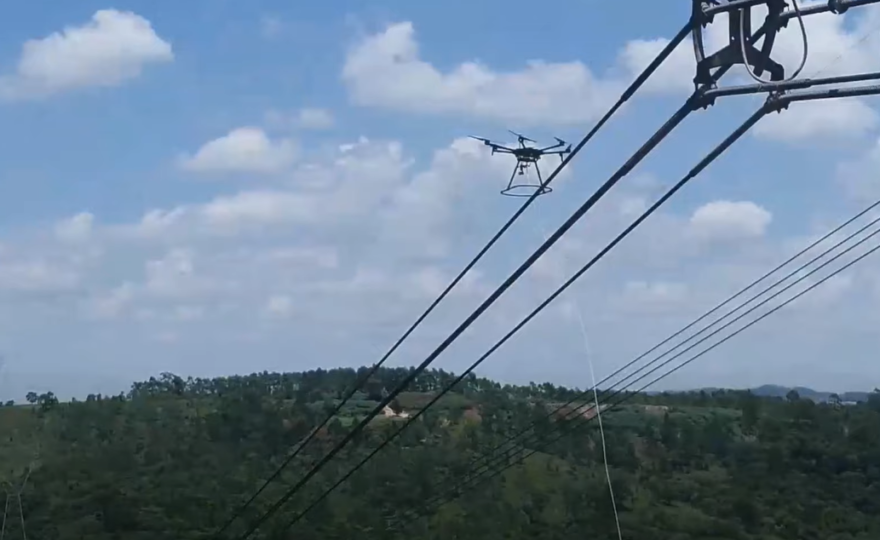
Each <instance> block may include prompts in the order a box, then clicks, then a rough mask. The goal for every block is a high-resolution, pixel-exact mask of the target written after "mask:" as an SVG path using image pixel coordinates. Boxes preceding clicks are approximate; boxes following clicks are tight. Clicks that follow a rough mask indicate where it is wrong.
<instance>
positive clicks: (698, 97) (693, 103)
mask: <svg viewBox="0 0 880 540" xmlns="http://www.w3.org/2000/svg"><path fill="white" fill-rule="evenodd" d="M704 103H705V101H704V100H703V92H702V91H697V92H695V93H694V95H692V96H691V98H689V99H688V100H687V101H686V102H685V104H684V105H682V106H681V107H680V108H679V110H678V111H676V112H675V114H674V115H673V116H672V117H670V118H669V120H667V121H666V123H665V124H663V126H661V128H660V129H659V130H658V131H657V132H656V133H655V134H654V135H653V136H652V137H651V138H650V139H649V140H648V141H647V142H646V143H645V144H643V145H642V147H641V148H639V150H637V151H636V153H635V154H633V155H632V156H631V157H630V159H629V160H628V161H627V162H626V163H625V164H624V165H623V166H622V167H621V168H620V169H619V170H618V171H617V172H616V173H615V174H614V175H612V176H611V178H609V179H608V180H607V181H606V182H605V184H603V185H602V186H601V187H600V188H599V189H598V190H597V191H596V192H595V193H594V194H593V195H592V196H591V197H590V198H589V199H588V200H587V201H586V202H585V203H584V204H583V205H582V206H581V207H580V208H579V209H578V210H576V211H575V213H574V214H572V216H571V217H569V219H568V220H567V221H566V222H565V223H563V225H562V226H560V227H559V228H558V229H557V230H556V232H554V233H553V234H552V235H551V236H550V238H548V239H547V240H546V241H545V242H544V244H542V245H541V246H540V247H539V248H538V249H537V250H536V251H535V252H534V253H532V255H530V256H529V258H528V259H527V260H526V262H525V263H523V264H522V265H521V266H520V267H519V268H518V269H517V270H516V271H514V273H513V274H512V275H511V276H510V277H508V278H507V280H505V282H504V283H502V285H501V286H500V287H499V288H498V289H496V291H495V292H494V293H492V295H490V297H489V298H488V299H487V300H486V301H484V302H483V304H481V305H480V306H479V307H478V308H477V310H475V311H474V312H473V313H472V314H471V315H470V316H469V317H468V318H467V319H466V320H465V322H464V323H462V324H461V325H460V326H459V327H458V328H457V329H456V330H454V331H453V332H452V334H450V336H449V337H447V338H446V340H445V341H444V342H443V343H442V344H441V345H440V346H439V347H438V348H437V349H436V350H435V351H434V352H433V353H432V354H431V355H430V356H429V357H428V359H427V360H426V361H425V362H423V363H422V364H421V365H419V367H417V368H416V370H415V371H414V372H413V373H412V374H411V375H410V376H409V377H407V379H406V380H404V382H403V383H402V384H401V385H400V386H398V387H397V388H396V389H395V390H394V391H393V392H392V393H391V394H389V395H388V396H387V397H386V398H385V399H384V400H383V401H382V402H381V403H380V404H379V405H380V406H382V407H384V406H385V405H387V404H388V403H390V402H391V400H392V399H394V397H396V395H397V394H399V393H400V392H401V391H402V390H403V389H404V388H406V387H407V386H408V385H409V384H410V383H411V382H412V380H414V379H415V377H416V376H417V375H418V374H419V373H421V371H423V370H424V369H425V368H426V367H427V366H428V364H430V363H431V362H433V361H434V359H436V357H437V356H439V354H440V353H442V352H443V350H445V349H446V348H447V347H448V346H449V345H450V344H451V343H452V341H454V340H455V339H456V338H457V337H458V336H459V335H460V334H461V333H462V332H464V330H465V329H466V328H467V327H468V326H470V324H471V323H473V321H474V320H476V318H477V317H478V316H479V315H481V314H482V313H483V311H485V310H486V309H487V308H488V307H489V306H490V305H491V304H492V303H493V302H494V301H495V300H496V299H497V298H498V297H499V296H500V295H501V293H503V292H504V290H506V289H507V288H509V287H510V285H512V284H513V283H514V282H515V281H517V280H518V279H519V277H521V276H522V274H523V273H525V271H526V270H527V269H528V268H529V267H530V266H531V265H532V264H534V263H535V262H536V261H537V260H538V259H539V258H540V257H541V256H542V255H543V254H544V253H545V252H546V251H547V250H548V249H549V248H550V247H551V246H552V245H553V244H554V243H556V241H558V240H559V238H561V237H562V236H563V235H564V234H565V233H566V232H567V231H568V230H569V229H570V228H571V227H572V226H573V225H574V224H575V223H576V222H577V221H578V220H579V219H580V218H581V217H582V216H583V215H584V214H585V213H586V212H587V211H588V210H589V209H590V208H592V206H593V205H595V203H596V202H598V200H599V199H600V198H601V197H602V196H604V195H605V193H607V192H608V191H609V190H610V189H611V188H612V187H613V186H614V185H615V184H616V183H617V182H619V181H620V180H621V179H622V178H623V177H624V176H626V175H627V174H628V173H629V172H630V171H631V170H632V169H633V168H635V166H636V165H637V164H638V163H639V162H640V161H641V160H642V159H644V157H645V156H647V155H648V154H649V153H650V152H651V150H653V149H654V148H655V147H656V146H657V145H658V144H660V142H661V141H662V140H663V139H664V138H666V136H667V135H668V134H669V133H670V132H672V130H674V129H675V128H676V127H677V126H678V125H679V124H680V123H681V122H682V121H683V120H684V119H685V118H686V117H687V116H688V115H689V114H690V113H691V112H693V111H694V110H696V109H697V108H699V106H700V105H701V104H704ZM653 210H656V208H654V209H652V210H651V212H653ZM648 215H649V214H648ZM646 218H647V215H643V217H642V218H640V220H637V222H636V223H634V224H633V225H631V226H630V227H629V228H627V230H626V231H625V232H624V233H622V234H621V235H619V236H618V237H617V238H615V239H614V240H613V241H612V242H611V243H610V244H609V245H608V246H606V247H605V249H603V250H602V252H600V254H599V255H597V256H596V257H595V258H594V259H593V260H592V261H591V263H592V264H595V263H597V262H598V261H599V260H600V259H601V258H603V257H604V256H605V255H606V254H607V253H608V252H610V251H611V250H612V249H613V248H614V247H615V246H616V245H617V244H618V243H620V242H621V241H622V240H623V239H624V238H625V237H626V236H628V235H629V233H631V232H632V231H633V230H634V229H635V228H636V227H637V226H638V225H639V224H641V222H642V221H644V219H646ZM592 264H591V265H590V267H591V266H592ZM587 269H589V268H584V269H582V271H581V272H580V273H578V274H577V276H576V277H575V278H574V279H577V278H578V277H580V275H581V274H583V273H584V272H586V270H587ZM574 279H573V280H571V281H570V282H569V283H568V284H569V285H570V284H571V283H573V282H574ZM559 292H561V291H559ZM553 298H555V296H554V297H553ZM551 301H552V299H551ZM549 303H550V301H547V302H545V303H544V304H542V305H541V306H539V308H538V309H537V310H536V311H535V312H533V313H532V314H531V316H530V317H528V318H527V319H526V320H524V321H523V322H521V323H520V324H519V325H517V327H516V328H515V329H514V330H513V331H511V333H509V334H508V335H507V336H506V337H505V338H506V339H509V338H510V337H512V336H513V334H515V333H516V332H518V331H519V330H520V329H521V328H522V327H523V326H525V324H526V323H527V322H528V321H529V320H531V317H534V316H535V315H537V314H538V313H539V312H540V311H542V310H543V309H544V307H546V305H547V304H549ZM506 339H504V340H503V341H506ZM503 341H502V342H499V344H498V346H500V345H501V344H502V343H503ZM496 348H497V347H493V349H491V351H490V352H489V353H487V354H485V355H484V356H483V357H481V358H480V359H479V360H477V361H476V362H475V363H474V364H472V365H471V366H470V367H469V368H468V369H467V370H465V371H464V372H463V373H461V374H460V375H459V376H458V377H456V378H455V379H454V380H453V381H452V382H451V383H450V384H448V385H447V386H446V388H444V389H443V390H441V391H440V392H438V393H437V394H436V395H435V396H434V398H433V399H431V401H429V402H428V403H427V404H426V405H425V406H424V407H422V408H421V409H420V410H419V411H418V412H416V414H414V415H412V416H410V417H409V418H408V419H407V421H406V422H405V423H404V424H403V425H401V427H400V428H398V429H397V430H396V431H395V432H394V433H392V434H391V435H390V436H389V437H388V438H387V439H385V440H384V441H382V442H381V443H380V444H379V446H377V447H376V448H375V449H374V450H373V451H372V452H370V453H369V454H368V455H367V456H366V457H364V458H363V459H362V460H361V461H360V462H358V464H357V465H355V466H354V467H353V468H352V469H351V470H349V471H348V472H347V473H346V474H345V475H343V476H342V478H340V479H339V480H338V481H337V482H336V483H334V484H333V485H332V486H331V487H329V488H328V489H327V490H326V491H324V492H323V493H322V494H321V495H320V496H319V497H318V498H317V499H315V500H314V501H313V502H312V503H311V504H310V505H309V506H308V507H306V509H305V510H303V511H302V512H300V513H298V514H296V515H295V516H294V518H293V519H292V520H291V521H290V523H289V524H288V527H290V526H293V525H294V524H295V523H296V522H298V521H299V520H301V519H302V518H303V517H304V516H305V515H306V514H307V513H308V512H309V511H310V510H311V509H312V508H314V507H315V506H317V505H318V504H319V503H320V502H321V501H322V500H324V499H325V498H326V497H327V496H328V495H329V494H330V493H332V492H333V491H335V490H336V489H337V488H338V487H339V486H341V485H342V484H343V483H344V482H345V481H347V480H348V479H349V478H350V477H351V476H352V475H353V474H354V473H355V472H357V471H358V470H360V469H361V468H362V467H363V466H364V465H366V464H367V462H369V461H370V460H371V459H373V457H375V456H376V455H377V454H378V453H379V452H380V451H382V450H383V449H384V448H385V447H386V446H388V445H389V444H390V443H391V442H392V441H394V440H395V439H396V438H397V436H398V435H400V433H402V432H403V430H404V429H406V428H407V427H408V426H410V425H411V424H412V423H413V422H415V421H416V420H417V419H419V418H420V417H421V415H422V414H424V413H425V412H426V411H427V410H428V409H429V408H430V407H432V406H433V405H434V404H436V403H437V402H438V401H439V400H440V399H441V398H442V397H443V396H444V395H446V394H447V393H448V392H449V391H451V390H452V388H454V387H455V386H456V385H457V384H458V383H459V382H461V381H462V380H463V379H464V377H466V376H468V375H469V374H470V373H471V372H472V371H473V370H474V369H476V368H477V367H478V366H479V365H480V364H482V362H483V361H484V360H486V359H487V358H488V357H489V356H490V355H491V353H493V352H494V351H495V349H496ZM371 419H372V417H371V416H368V417H367V418H366V419H365V420H366V421H369V420H371ZM363 423H364V422H362V423H361V424H363ZM351 433H352V432H350V433H349V435H351ZM331 452H332V451H331ZM326 461H329V459H327V458H326V456H325V460H322V462H324V463H326ZM320 464H321V463H319V465H320ZM310 473H311V472H310ZM307 476H308V475H307ZM298 486H300V484H298V485H297V486H294V488H293V489H292V491H293V490H297V489H299V487H298ZM288 495H290V496H292V494H291V493H290V492H289V493H288ZM288 495H285V497H284V498H283V501H284V502H286V501H287V500H288V499H289V496H288ZM281 504H283V502H282V503H281ZM279 506H280V505H279ZM244 538H245V537H242V539H241V540H244Z"/></svg>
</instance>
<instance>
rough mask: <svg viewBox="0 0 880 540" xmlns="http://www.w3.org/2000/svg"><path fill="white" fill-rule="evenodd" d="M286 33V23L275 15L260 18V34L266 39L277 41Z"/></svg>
mask: <svg viewBox="0 0 880 540" xmlns="http://www.w3.org/2000/svg"><path fill="white" fill-rule="evenodd" d="M283 31H284V21H282V20H281V19H280V18H279V17H276V16H274V15H263V16H262V17H260V33H261V34H262V35H263V37H264V38H266V39H275V38H277V37H278V36H280V35H281V33H282V32H283Z"/></svg>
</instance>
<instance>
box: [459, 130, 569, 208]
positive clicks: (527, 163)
mask: <svg viewBox="0 0 880 540" xmlns="http://www.w3.org/2000/svg"><path fill="white" fill-rule="evenodd" d="M511 133H513V134H514V135H516V138H517V142H518V143H519V146H517V147H516V148H509V147H507V146H504V145H501V144H497V143H493V142H492V141H490V140H489V139H484V138H482V137H474V136H473V135H472V136H471V138H472V139H476V140H478V141H482V142H483V144H485V145H486V146H488V147H490V148H491V149H492V153H493V154H495V153H496V152H498V153H501V154H510V155H512V156H513V157H515V158H516V164H515V165H514V166H513V173H512V174H511V175H510V181H508V182H507V187H506V188H505V189H503V190H502V191H501V194H502V195H509V196H512V197H530V196H531V195H532V193H534V192H535V191H538V194H539V195H543V194H545V193H550V192H551V191H553V190H552V189H551V188H550V187H549V186H545V185H544V179H543V178H542V177H541V169H540V168H539V167H538V161H539V160H540V159H541V158H542V157H544V156H548V155H554V154H555V155H558V156H559V159H560V160H562V159H563V156H564V155H565V154H569V153H571V145H570V144H569V145H568V146H567V147H566V148H565V149H564V150H561V148H562V147H563V146H566V144H567V143H566V142H565V141H563V140H562V139H560V138H559V137H554V138H555V139H556V144H554V145H552V146H547V147H545V148H537V147H534V146H527V145H526V143H527V142H530V143H534V142H535V141H534V140H532V139H529V138H528V137H525V136H523V135H520V134H519V133H516V132H514V131H511ZM532 165H534V166H535V173H536V174H537V176H538V184H537V185H535V184H529V183H521V184H516V183H514V180H515V179H516V177H517V176H518V175H519V176H523V175H525V174H526V172H527V171H528V170H529V167H531V166H532Z"/></svg>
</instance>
